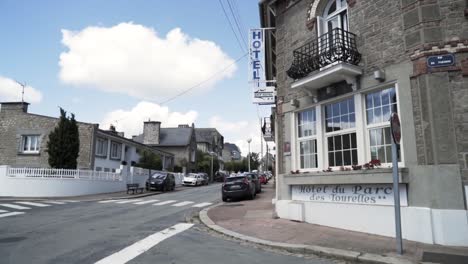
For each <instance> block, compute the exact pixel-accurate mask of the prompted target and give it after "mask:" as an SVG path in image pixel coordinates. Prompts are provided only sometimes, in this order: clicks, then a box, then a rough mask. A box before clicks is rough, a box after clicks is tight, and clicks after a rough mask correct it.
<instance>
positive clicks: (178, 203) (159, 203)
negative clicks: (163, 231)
mask: <svg viewBox="0 0 468 264" xmlns="http://www.w3.org/2000/svg"><path fill="white" fill-rule="evenodd" d="M98 203H100V204H132V205H151V206H163V205H167V206H173V207H184V206H186V207H194V208H202V207H206V206H209V205H212V204H213V203H209V202H200V203H197V202H194V201H178V200H165V201H163V200H156V199H151V200H143V199H129V200H104V201H99V202H98Z"/></svg>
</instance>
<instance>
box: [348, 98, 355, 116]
mask: <svg viewBox="0 0 468 264" xmlns="http://www.w3.org/2000/svg"><path fill="white" fill-rule="evenodd" d="M348 112H349V113H354V98H351V99H350V100H348Z"/></svg>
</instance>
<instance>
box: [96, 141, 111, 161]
mask: <svg viewBox="0 0 468 264" xmlns="http://www.w3.org/2000/svg"><path fill="white" fill-rule="evenodd" d="M108 141H109V140H107V139H105V138H97V140H96V156H98V157H107V151H108ZM100 142H102V150H103V153H99V144H100Z"/></svg>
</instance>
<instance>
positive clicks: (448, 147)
mask: <svg viewBox="0 0 468 264" xmlns="http://www.w3.org/2000/svg"><path fill="white" fill-rule="evenodd" d="M467 5H468V4H467V2H466V1H463V0H458V1H456V0H455V1H453V0H431V1H426V0H420V1H414V0H398V1H397V0H394V1H368V0H262V1H260V3H259V9H260V19H261V27H262V28H269V29H267V30H266V31H265V34H264V35H263V36H261V39H262V41H264V45H265V47H266V52H265V60H266V65H265V67H264V68H265V71H266V79H267V80H276V91H277V99H276V108H275V109H276V112H275V113H274V114H275V116H274V120H275V122H276V124H275V126H274V127H275V137H276V139H275V143H276V146H277V148H276V153H277V154H276V158H277V160H276V161H277V162H276V166H277V170H276V171H277V194H276V203H275V207H276V212H277V214H278V216H279V217H281V218H286V219H293V220H298V221H305V222H308V223H313V224H319V225H325V226H332V227H335V228H343V229H348V230H354V231H360V232H367V233H373V234H378V235H384V236H394V234H395V232H394V230H395V229H394V208H393V199H394V198H393V195H394V194H393V189H392V169H391V167H392V166H393V165H392V163H393V161H394V159H395V158H393V155H392V138H393V137H392V130H391V128H390V122H389V118H390V117H391V115H392V112H397V113H398V114H399V119H400V124H398V126H399V127H401V132H400V133H398V130H395V131H396V132H397V134H398V135H401V144H400V145H399V147H398V150H397V154H396V156H397V161H398V166H399V168H400V169H399V184H400V194H399V195H400V198H401V205H402V207H401V212H402V221H401V223H402V231H403V238H404V239H408V240H413V241H419V242H424V243H431V244H442V245H457V246H468V221H467V217H468V211H467V207H468V197H467V195H468V122H467V120H468V111H467V109H468V89H467V87H468V34H467V33H468V15H467V14H468V12H467V10H468V6H467ZM252 34H255V37H258V36H259V34H261V32H260V33H259V32H253V33H252ZM395 124H396V122H395ZM395 127H396V126H395ZM398 135H397V137H398ZM371 160H372V161H373V162H372V163H371V164H369V162H370V161H371ZM378 163H381V165H379V166H377V168H374V169H365V168H366V167H376V166H374V165H376V164H378ZM366 164H367V165H366ZM361 165H365V166H361ZM352 166H354V167H352ZM363 190H365V191H363ZM382 190H386V191H382Z"/></svg>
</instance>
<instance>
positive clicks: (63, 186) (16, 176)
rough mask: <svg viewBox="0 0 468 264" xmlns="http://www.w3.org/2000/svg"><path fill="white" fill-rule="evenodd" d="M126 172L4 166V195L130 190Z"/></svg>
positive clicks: (0, 176) (0, 175)
mask: <svg viewBox="0 0 468 264" xmlns="http://www.w3.org/2000/svg"><path fill="white" fill-rule="evenodd" d="M124 178H125V175H121V174H119V173H112V172H99V171H90V170H65V169H47V168H11V167H9V166H0V197H1V196H12V197H15V196H16V197H65V196H80V195H88V194H98V193H110V192H119V191H124V190H126V186H125V184H126V181H125V180H124Z"/></svg>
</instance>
